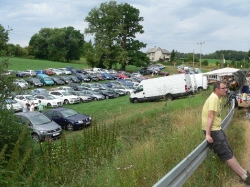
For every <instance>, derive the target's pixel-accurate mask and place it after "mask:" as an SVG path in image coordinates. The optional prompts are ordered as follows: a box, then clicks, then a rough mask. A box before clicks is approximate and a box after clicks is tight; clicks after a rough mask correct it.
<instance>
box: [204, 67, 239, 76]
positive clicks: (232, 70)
mask: <svg viewBox="0 0 250 187" xmlns="http://www.w3.org/2000/svg"><path fill="white" fill-rule="evenodd" d="M237 71H239V69H236V68H222V69H217V70H214V71H209V72H207V73H203V75H204V76H207V75H218V76H225V75H233V73H235V72H237Z"/></svg>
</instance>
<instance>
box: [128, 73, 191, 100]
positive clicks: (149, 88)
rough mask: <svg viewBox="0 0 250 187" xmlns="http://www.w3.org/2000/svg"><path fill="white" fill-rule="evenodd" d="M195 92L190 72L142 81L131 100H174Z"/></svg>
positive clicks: (131, 95)
mask: <svg viewBox="0 0 250 187" xmlns="http://www.w3.org/2000/svg"><path fill="white" fill-rule="evenodd" d="M192 93H193V90H192V83H191V78H190V75H189V74H176V75H171V76H165V77H160V78H153V79H147V80H143V81H141V82H140V84H139V85H138V87H137V89H136V90H135V91H134V92H133V93H131V94H130V98H129V99H130V102H132V103H137V102H143V101H154V100H159V99H164V98H165V99H167V100H173V99H175V98H178V97H182V96H188V95H191V94H192Z"/></svg>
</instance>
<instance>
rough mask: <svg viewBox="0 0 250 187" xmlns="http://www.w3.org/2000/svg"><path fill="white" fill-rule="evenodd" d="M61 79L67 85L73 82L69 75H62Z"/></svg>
mask: <svg viewBox="0 0 250 187" xmlns="http://www.w3.org/2000/svg"><path fill="white" fill-rule="evenodd" d="M58 78H59V79H61V80H62V81H63V82H65V83H70V82H72V80H71V78H70V77H69V76H67V75H60V76H58Z"/></svg>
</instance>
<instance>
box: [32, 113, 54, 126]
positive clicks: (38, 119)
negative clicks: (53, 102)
mask: <svg viewBox="0 0 250 187" xmlns="http://www.w3.org/2000/svg"><path fill="white" fill-rule="evenodd" d="M29 120H30V121H31V122H32V124H33V125H44V124H46V123H50V122H51V120H50V119H49V118H47V117H46V116H45V115H44V114H38V115H34V116H31V117H30V118H29Z"/></svg>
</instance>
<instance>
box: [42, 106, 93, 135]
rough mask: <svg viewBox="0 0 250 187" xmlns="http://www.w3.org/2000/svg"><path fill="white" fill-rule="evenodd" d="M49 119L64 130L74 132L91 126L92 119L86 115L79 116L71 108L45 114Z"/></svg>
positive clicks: (52, 110)
mask: <svg viewBox="0 0 250 187" xmlns="http://www.w3.org/2000/svg"><path fill="white" fill-rule="evenodd" d="M44 115H46V116H47V117H48V118H50V119H51V120H53V121H54V122H56V123H57V124H58V125H60V126H61V127H62V128H63V129H67V130H68V131H73V130H75V129H82V128H84V127H87V126H89V125H90V124H91V121H92V119H91V117H90V116H88V115H85V114H79V113H78V112H77V111H75V110H73V109H70V108H64V107H59V108H53V109H50V110H47V111H46V112H44Z"/></svg>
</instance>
